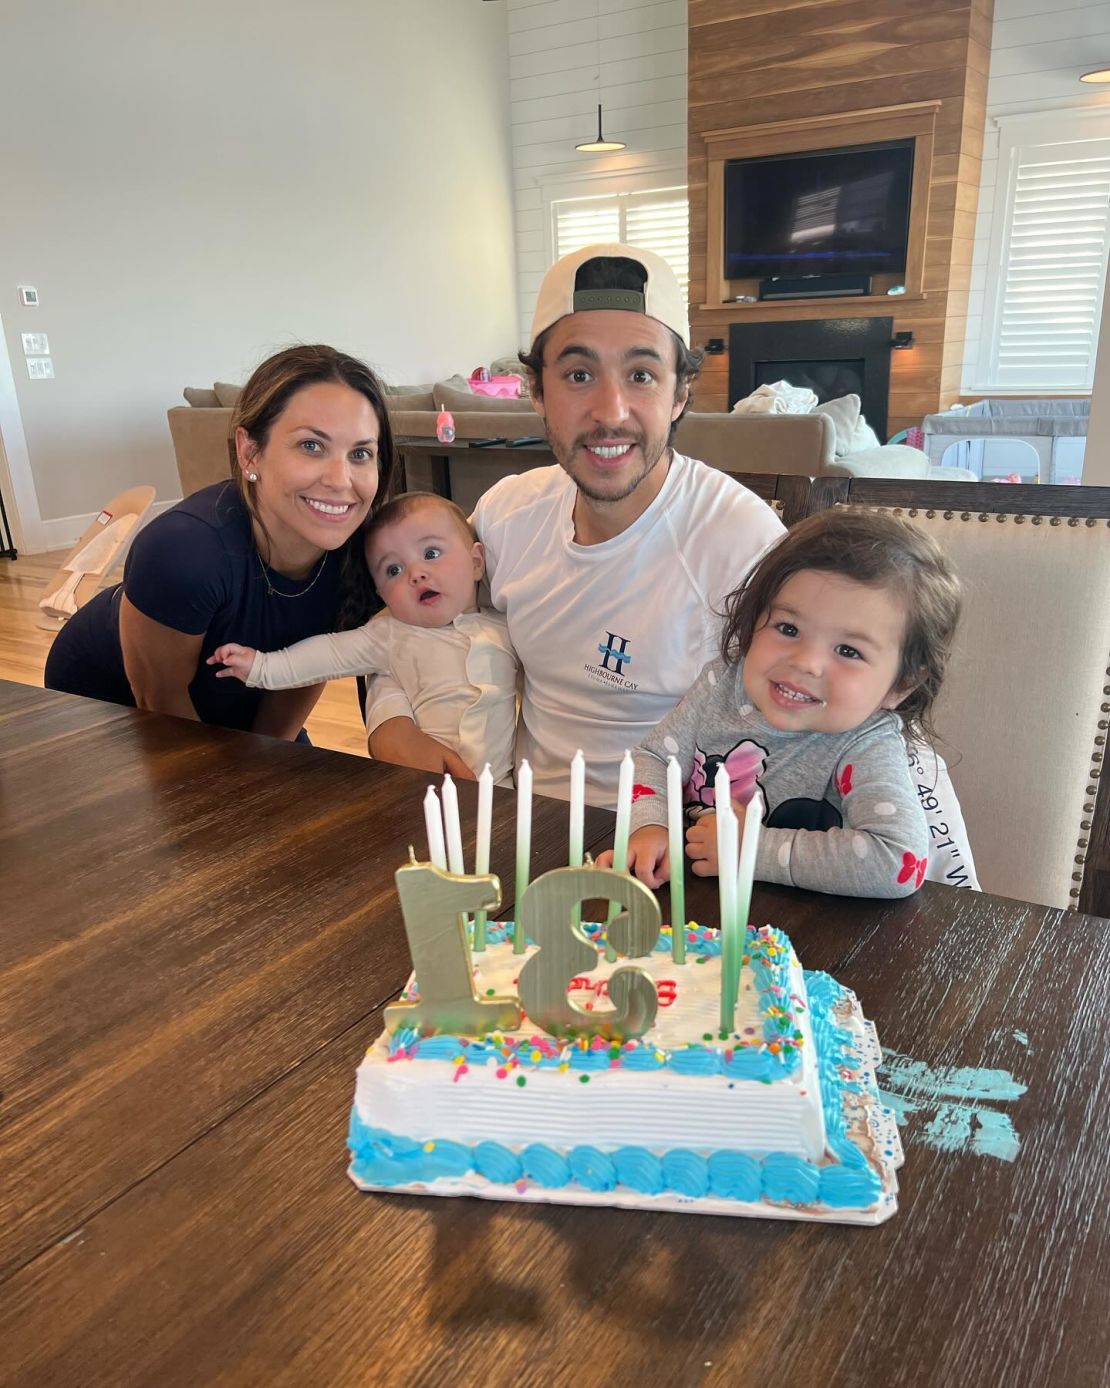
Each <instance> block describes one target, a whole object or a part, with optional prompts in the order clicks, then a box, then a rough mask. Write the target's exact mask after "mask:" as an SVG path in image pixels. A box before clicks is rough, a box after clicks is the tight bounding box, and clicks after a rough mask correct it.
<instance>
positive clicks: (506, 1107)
mask: <svg viewBox="0 0 1110 1388" xmlns="http://www.w3.org/2000/svg"><path fill="white" fill-rule="evenodd" d="M526 957H527V956H526V955H519V954H518V955H514V954H513V952H512V948H511V946H510V945H495V946H492V947H491V948H490V949H488V950H486V951H484V952H483V953H480V954H476V955H475V956H474V959H475V964H476V968H477V992H478V995H479V996H482V995H483V994H484V993H485V991H486V990H487V989H489V988H493V989H494V990H495V991H496V992H497V993H498V994H512V993H514V992H515V991H516V990H515V987H514V982H515V979H516V978H517V976H518V974H519V972H520V969H521V968H522V967H523V964H524V961H525V958H526ZM628 962H629V961H628V960H622V961H620V963H618V964H613V965H610V964H607V963H606V962H605V960H604V957H601V958H599V961H598V967H597V969H596V971H595V972H594V973H592V974H591V975H590V980H591V982H592V983H593V985H594V989H593V990H592V991H586V990H583V991H577V992H574V993H572V995H571V996H572V997H573V998H574V999H575V1001H576V1002H579V1003H580V1004H583V1005H584V1003H585V1002H586V1001H587V1000H592V999H594V998H595V997H596V996H597V994H596V988H597V983H598V982H599V981H604V980H607V979H608V977H609V976H610V974H611V973H612V972H613V971H614V970H615V969H616V968H619V967H621V965H622V964H627V963H628ZM635 964H636V965H637V967H640V968H643V969H645V970H646V971H647V972H648V973H649V974H650V975H651V976H652V978H653V979H654V980H655V981H656V983H657V985H658V984H662V985H664V986H663V987H661V988H660V998H661V1004H662V1005H661V1006H660V1007H659V1010H658V1013H657V1015H656V1022H655V1024H654V1025H653V1026H652V1028H651V1030H650V1031H649V1032H648V1033H647V1034H646V1035H645V1037H644V1038H643V1039H644V1041H645V1042H646V1043H647V1044H649V1045H654V1046H656V1047H657V1048H658V1049H660V1050H661V1051H671V1050H673V1049H675V1048H678V1047H682V1046H685V1045H689V1044H703V1043H704V1044H707V1045H708V1044H713V1045H717V1046H721V1047H725V1046H737V1045H738V1044H739V1042H741V1041H743V1042H752V1043H760V1042H762V1039H763V1019H762V1018H761V1017H760V1016H759V1013H758V1010H757V1006H756V1002H757V995H756V992H755V988H754V985H753V983H752V979H751V973H750V969H749V967H748V966H745V967H744V968H743V969H742V971H741V977H740V992H739V1004H738V1007H737V1011H736V1018H735V1025H734V1029H733V1030H734V1033H735V1037H734V1038H732V1039H730V1040H729V1041H728V1042H720V1041H718V1040H717V1039H716V1038H717V1035H718V1026H719V1019H720V984H721V968H720V960H719V959H717V958H707V959H705V960H704V962H697V961H696V958H695V956H693V955H692V954H689V955H687V962H686V963H685V964H674V963H673V962H672V960H671V958H670V956H669V955H668V954H659V953H657V954H652V955H650V956H648V957H646V958H640V959H636V960H635ZM669 982H673V984H674V985H675V987H674V1001H673V1003H670V1004H669V1005H667V1003H666V999H667V997H668V996H669V994H670V988H669V987H668V986H667V984H668V983H669ZM790 991H791V992H792V993H794V994H796V995H797V996H798V997H800V998H804V997H805V984H804V981H803V978H802V972H801V969H800V967H799V965H798V963H797V960H796V959H792V960H791V965H790ZM605 1005H606V1004H605V1003H604V1002H602V1001H598V1002H597V1003H596V1004H595V1010H597V1011H599V1012H600V1011H601V1010H602V1009H603V1008H604V1007H605ZM796 1024H797V1028H798V1030H800V1031H801V1033H802V1036H803V1038H804V1040H803V1043H802V1047H801V1063H800V1064H799V1065H798V1066H797V1067H796V1069H795V1071H794V1073H793V1074H792V1075H790V1076H789V1077H787V1078H784V1079H776V1080H774V1081H772V1082H771V1083H764V1082H763V1081H759V1080H734V1079H730V1078H728V1076H726V1075H723V1074H716V1075H686V1074H679V1073H677V1072H676V1071H674V1070H673V1069H671V1068H670V1067H669V1066H668V1067H664V1068H662V1069H659V1070H650V1071H637V1070H632V1069H627V1068H625V1067H624V1066H622V1065H617V1066H615V1067H613V1068H610V1069H605V1070H602V1071H598V1072H586V1071H582V1070H577V1069H573V1068H572V1069H566V1070H559V1069H555V1068H543V1069H541V1068H538V1067H537V1066H535V1065H533V1064H531V1063H530V1062H529V1060H528V1058H527V1057H528V1051H527V1049H526V1050H524V1051H523V1052H521V1064H520V1066H519V1068H516V1069H512V1070H510V1071H509V1073H508V1075H507V1076H506V1077H504V1078H499V1077H498V1074H497V1071H498V1069H499V1068H504V1067H499V1066H498V1065H497V1064H495V1063H494V1062H492V1061H490V1062H488V1063H486V1064H485V1065H481V1064H474V1065H469V1066H468V1067H467V1069H466V1072H465V1073H464V1074H462V1075H458V1074H457V1071H458V1069H459V1067H458V1066H456V1065H455V1064H453V1063H452V1062H451V1061H449V1060H426V1059H413V1060H407V1059H401V1060H393V1061H390V1060H389V1058H388V1057H389V1036H388V1035H383V1036H381V1037H379V1038H378V1040H377V1041H376V1042H375V1044H374V1045H373V1046H372V1047H371V1049H370V1050H369V1051H368V1052H367V1055H366V1058H365V1059H364V1060H363V1062H362V1064H361V1065H360V1066H359V1070H358V1079H357V1083H356V1090H355V1106H356V1109H357V1111H358V1114H359V1117H360V1118H361V1119H362V1121H363V1122H364V1123H366V1124H367V1125H368V1126H370V1127H374V1128H383V1129H385V1130H386V1131H388V1132H391V1133H395V1134H403V1135H404V1136H406V1137H411V1138H413V1139H415V1140H417V1141H425V1140H431V1139H436V1140H450V1141H455V1142H461V1143H466V1144H469V1145H474V1144H477V1143H479V1142H482V1141H485V1140H492V1141H494V1142H499V1143H502V1144H503V1145H505V1146H508V1147H511V1148H513V1149H514V1150H518V1151H519V1150H520V1149H522V1148H524V1147H526V1146H528V1144H529V1143H533V1142H540V1143H545V1144H547V1145H549V1146H551V1147H557V1148H569V1147H574V1146H577V1145H579V1144H584V1143H588V1144H591V1145H593V1146H597V1147H600V1148H602V1149H603V1150H615V1149H616V1148H619V1147H622V1146H626V1145H627V1146H639V1147H645V1148H648V1149H649V1150H652V1151H655V1152H659V1153H662V1152H665V1151H668V1150H670V1149H672V1148H676V1147H682V1148H691V1149H693V1150H695V1151H698V1152H702V1153H710V1152H714V1151H720V1150H731V1151H741V1152H752V1153H765V1152H787V1153H791V1154H794V1155H797V1156H799V1157H803V1158H807V1159H809V1160H811V1161H816V1160H819V1159H820V1158H821V1156H822V1155H823V1153H824V1150H825V1124H824V1116H823V1112H822V1106H821V1096H820V1086H819V1083H818V1078H817V1065H816V1061H817V1057H816V1051H815V1046H814V1042H813V1034H812V1032H811V1030H810V1024H809V1015H808V1012H806V1011H802V1010H800V1009H799V1010H798V1013H797V1016H796ZM747 1029H750V1031H749V1030H747ZM536 1034H537V1029H536V1028H535V1027H534V1026H530V1025H529V1024H527V1022H526V1024H525V1026H524V1028H523V1029H522V1030H521V1031H518V1032H513V1033H508V1032H507V1033H505V1036H506V1039H520V1038H529V1037H532V1036H535V1035H536ZM707 1034H711V1035H712V1037H713V1041H712V1043H710V1042H705V1036H706V1035H707ZM544 1039H545V1040H550V1038H546V1037H545V1038H544ZM587 1073H588V1074H589V1082H588V1083H583V1082H582V1076H583V1074H587ZM521 1075H523V1076H524V1077H525V1080H526V1083H525V1084H524V1085H523V1086H520V1085H518V1084H517V1083H516V1080H517V1077H518V1076H521Z"/></svg>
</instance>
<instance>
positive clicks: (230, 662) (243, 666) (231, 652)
mask: <svg viewBox="0 0 1110 1388" xmlns="http://www.w3.org/2000/svg"><path fill="white" fill-rule="evenodd" d="M257 654H258V652H257V651H256V650H255V649H254V647H253V646H237V645H236V644H235V643H234V641H229V642H228V643H227V644H226V645H224V646H217V647H216V649H215V650H214V651H213V652H212V654H211V655H210V656H209V657H208V664H209V665H223V666H225V667H226V668H225V669H223V670H217V671H216V678H217V679H218V680H226V679H227V677H228V676H229V675H231V676H233V677H234V678H235V679H237V680H242V681H243V683H244V684H245V683H246V681H247V676H248V675H249V674H250V672H251V666H252V665H253V664H254V658H255V656H256V655H257Z"/></svg>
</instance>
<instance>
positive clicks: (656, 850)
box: [597, 824, 671, 887]
mask: <svg viewBox="0 0 1110 1388" xmlns="http://www.w3.org/2000/svg"><path fill="white" fill-rule="evenodd" d="M597 865H598V867H612V866H613V850H612V849H611V848H607V849H606V850H605V852H604V853H602V854H600V855H599V856H598V859H597ZM628 871H629V872H630V873H632V875H633V876H634V877H638V878H639V879H640V881H641V882H642V883H643V884H644V886H645V887H661V886H662V885H663V883H664V882H666V881H667V879H668V878H669V877H670V875H671V864H670V857H669V855H668V852H667V831H666V829H664V828H663V826H662V825H661V824H645V825H644V827H643V828H642V829H637V830H636V832H635V833H634V834H632V835H631V836H630V837H629V840H628Z"/></svg>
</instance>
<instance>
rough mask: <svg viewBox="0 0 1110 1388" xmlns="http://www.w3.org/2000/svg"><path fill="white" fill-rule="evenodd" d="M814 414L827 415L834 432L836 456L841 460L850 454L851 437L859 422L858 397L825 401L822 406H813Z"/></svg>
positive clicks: (844, 396) (852, 396) (844, 397)
mask: <svg viewBox="0 0 1110 1388" xmlns="http://www.w3.org/2000/svg"><path fill="white" fill-rule="evenodd" d="M813 413H814V414H827V415H828V417H829V418H830V419H831V420H832V422H833V428H834V429H835V430H836V445H835V446H836V456H837V457H838V458H843V457H844V455H845V454H846V453H851V452H852V448H853V435H854V434H855V431H856V425H857V423H858V422H859V396H858V395H841V396H839V397H838V398H837V399H836V400H826V401H825V403H824V404H823V405H814V407H813Z"/></svg>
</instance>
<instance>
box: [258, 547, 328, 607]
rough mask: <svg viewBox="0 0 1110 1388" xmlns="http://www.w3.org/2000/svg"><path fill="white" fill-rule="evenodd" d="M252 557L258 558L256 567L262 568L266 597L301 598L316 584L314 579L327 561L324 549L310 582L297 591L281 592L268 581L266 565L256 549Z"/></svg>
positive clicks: (318, 575) (321, 571)
mask: <svg viewBox="0 0 1110 1388" xmlns="http://www.w3.org/2000/svg"><path fill="white" fill-rule="evenodd" d="M254 557H255V558H256V559H257V560H258V567H259V568H260V569H261V570H262V580H263V582H264V583H265V584H266V596H267V597H271V598H303V597H304V595H305V594H306V593H308V592H310V591H311V590H312V589H313V588H314V587H315V586H316V580H317V579H318V578H319V577H320V575H321V574H322V573H323V572H324V565H325V564H326V563H327V562H328V551H327V550H324V553H323V555H322V556H321V558H320V563H319V565H318V567H317V569H316V572H315V573H314V574H313V575H312V582H311V583H310V584H309V585H308V587H307V588H302V589H301V591H300V592H299V593H283V592H282V591H281V589H280V588H275V587H274V585H273V584H272V583H271V582H270V575H269V573H268V572H267V571H266V565H265V564H264V563H263V562H262V556H261V554H259V552H258V550H257V549H256V550H255V551H254Z"/></svg>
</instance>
